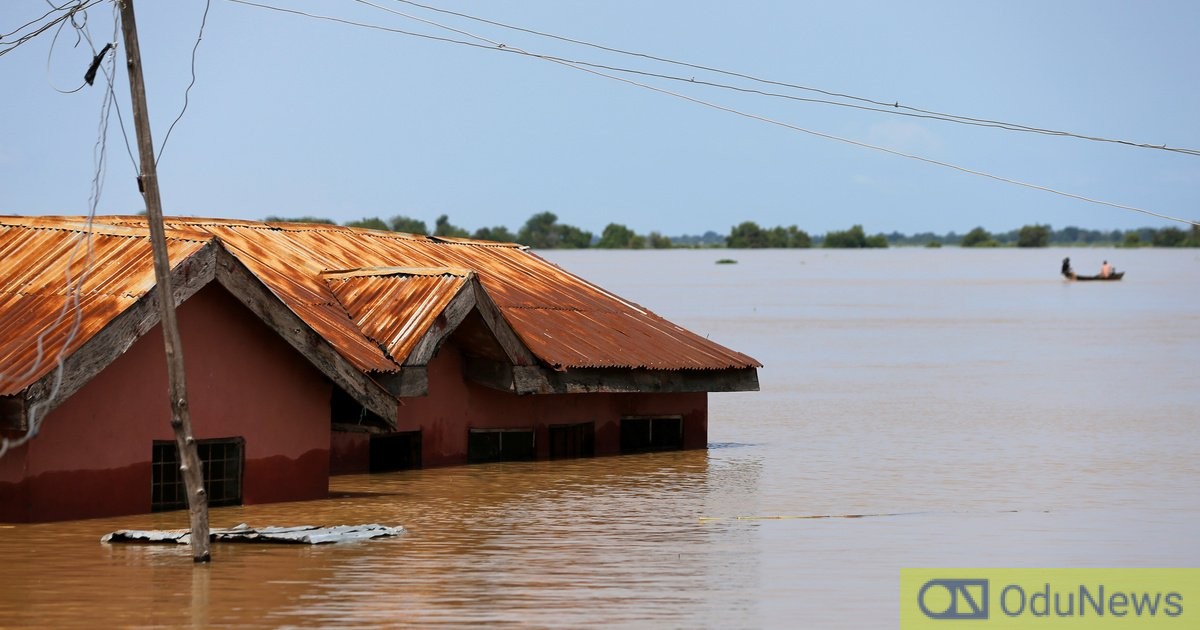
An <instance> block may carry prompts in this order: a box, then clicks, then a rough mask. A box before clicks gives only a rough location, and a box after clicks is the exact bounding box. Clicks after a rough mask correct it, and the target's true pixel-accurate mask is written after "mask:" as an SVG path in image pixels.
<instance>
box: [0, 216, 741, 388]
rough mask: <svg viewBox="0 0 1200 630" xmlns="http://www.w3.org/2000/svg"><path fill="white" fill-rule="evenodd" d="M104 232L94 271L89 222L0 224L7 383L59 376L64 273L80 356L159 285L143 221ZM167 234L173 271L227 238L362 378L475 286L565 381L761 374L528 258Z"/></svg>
mask: <svg viewBox="0 0 1200 630" xmlns="http://www.w3.org/2000/svg"><path fill="white" fill-rule="evenodd" d="M96 222H97V224H96V225H95V226H93V232H92V233H93V236H92V238H91V241H90V242H91V244H92V245H91V248H90V249H89V250H87V251H89V252H90V254H89V256H90V261H91V263H90V265H88V264H84V261H85V260H87V259H89V258H88V257H85V256H84V255H83V254H82V253H78V254H76V255H75V256H74V258H72V254H71V252H72V248H74V247H78V246H77V244H76V243H77V241H78V236H79V235H80V234H82V233H83V230H84V228H85V227H86V226H85V225H84V223H83V222H82V221H81V220H80V219H78V218H61V217H60V218H51V217H42V218H21V217H16V218H4V217H0V344H3V345H0V365H3V366H5V367H4V368H0V369H4V370H5V372H6V373H13V372H14V371H15V372H18V373H20V374H25V373H26V372H28V373H29V374H39V375H44V374H45V373H46V372H47V371H48V370H49V369H51V368H52V366H53V360H52V359H51V360H50V363H49V364H47V362H46V359H45V358H42V359H39V360H36V361H35V360H34V355H35V354H36V352H35V349H34V348H33V347H32V346H31V345H30V344H32V343H33V341H32V339H30V337H34V336H36V335H37V334H38V333H39V332H40V331H49V332H47V333H46V335H45V336H44V337H43V346H44V347H46V348H59V347H61V346H62V343H63V342H64V340H65V338H66V336H65V332H64V331H65V330H66V328H65V327H64V325H60V324H55V317H57V315H58V313H59V312H60V311H62V310H63V297H62V296H65V295H66V293H67V291H66V287H67V280H66V278H67V275H66V271H67V268H68V266H69V267H70V268H71V269H72V270H73V273H75V274H77V275H78V274H82V272H83V270H84V269H85V268H86V269H89V272H88V274H87V276H86V277H85V278H84V279H83V283H82V285H81V290H80V295H81V296H85V297H86V298H87V302H86V308H81V309H80V312H81V313H83V318H82V319H83V321H82V324H81V328H80V332H79V334H78V335H77V340H76V341H75V342H74V345H71V346H70V349H74V348H77V347H78V345H79V344H81V343H82V341H83V340H86V339H87V338H89V337H90V336H91V335H93V334H95V333H96V332H97V331H98V330H99V329H101V328H103V326H104V325H105V324H107V323H108V322H109V321H111V319H112V318H113V317H115V316H116V314H119V313H120V312H121V311H123V310H124V309H125V308H128V306H129V305H130V304H132V303H133V302H134V301H136V300H137V299H138V298H140V297H141V296H142V295H144V294H145V292H146V291H148V290H149V289H150V288H151V287H152V286H153V284H154V277H153V266H152V264H151V260H152V258H151V251H150V242H149V238H148V233H147V228H146V220H145V218H144V217H132V216H129V217H102V218H98V219H96ZM165 223H166V226H167V228H168V237H169V238H168V244H169V249H170V250H171V261H172V264H173V265H174V264H178V263H179V262H180V261H182V260H183V259H184V258H186V257H187V256H188V255H190V254H191V253H194V252H195V251H197V250H198V249H199V248H200V247H201V246H203V244H204V243H205V242H207V241H209V240H211V239H213V238H216V239H218V240H219V241H220V242H221V244H222V246H224V247H225V248H226V249H227V250H228V251H229V252H230V253H231V254H233V255H234V256H235V257H236V258H238V260H240V261H241V262H242V263H243V264H244V265H245V266H246V267H247V268H248V269H249V270H250V271H251V273H253V274H254V275H255V276H257V277H258V278H259V279H260V280H261V281H262V282H263V284H264V285H266V286H267V288H268V289H269V290H270V291H271V292H272V293H274V294H275V295H276V296H277V297H278V298H279V299H280V300H281V301H282V302H283V303H284V304H285V305H286V306H287V307H288V308H290V309H291V310H292V311H293V312H295V313H296V315H298V316H299V317H300V318H301V319H303V320H304V321H305V322H306V323H307V324H308V325H309V326H311V327H312V328H313V330H314V331H316V332H317V333H318V334H320V335H321V336H323V337H324V338H325V339H326V340H328V341H329V342H330V344H332V345H333V347H334V348H336V349H337V350H338V352H339V353H341V354H342V356H344V357H345V358H346V359H347V360H349V361H350V362H351V363H353V364H354V365H355V366H356V367H358V368H359V369H361V370H363V371H364V372H395V371H397V370H399V369H400V364H402V363H403V362H404V358H405V356H406V355H407V353H408V352H410V351H411V350H412V348H413V345H414V344H416V343H417V341H418V340H419V339H420V337H421V336H422V335H424V333H425V332H426V331H427V330H428V329H429V327H430V326H431V325H433V323H434V322H435V320H436V319H437V317H438V315H439V314H440V313H441V311H442V309H444V308H445V306H446V304H448V303H449V302H450V300H451V299H453V297H454V296H455V295H456V294H457V292H458V291H459V290H461V288H462V286H463V284H464V283H465V282H467V281H468V280H469V277H470V276H471V275H472V274H474V275H475V277H477V278H478V281H479V283H480V284H481V286H482V287H483V288H484V290H485V291H486V292H487V294H488V295H489V296H490V297H491V299H492V301H493V302H494V303H495V304H496V306H497V307H498V308H499V309H500V312H501V314H502V315H503V317H504V318H505V320H506V321H507V322H508V324H509V325H510V326H511V328H512V329H513V331H514V332H515V333H516V335H517V337H518V338H519V339H520V340H521V342H522V343H524V344H525V345H526V346H527V347H528V348H529V350H530V351H531V352H532V353H533V354H534V355H535V356H536V357H537V358H538V359H539V360H541V361H543V362H545V364H547V365H549V366H552V367H554V368H556V369H570V368H645V369H652V370H723V369H742V368H757V367H761V365H760V364H759V363H758V362H757V361H755V360H754V359H752V358H750V357H748V356H746V355H744V354H742V353H740V352H736V351H733V350H730V349H728V348H725V347H724V346H721V345H720V344H717V343H715V342H712V341H709V340H708V339H706V338H704V337H701V336H699V335H696V334H695V333H692V332H690V331H687V330H685V329H683V328H680V327H679V326H676V325H675V324H672V323H671V322H669V321H667V320H665V319H663V318H661V317H659V316H658V315H656V314H654V313H652V312H651V311H649V310H648V309H646V308H644V307H642V306H639V305H637V304H634V303H632V302H629V301H628V300H624V299H622V298H620V297H618V296H616V295H614V294H612V293H610V292H608V291H605V290H604V289H602V288H600V287H597V286H596V285H593V284H591V283H589V282H587V281H586V280H583V279H582V278H580V277H578V276H575V275H574V274H571V273H569V272H567V271H565V270H563V269H562V268H560V267H558V266H557V265H554V264H552V263H550V262H548V261H546V260H545V259H543V258H541V257H539V256H537V255H536V254H534V253H533V252H531V251H529V249H528V248H527V247H524V246H521V245H516V244H507V243H496V242H491V241H475V240H470V239H451V238H441V237H428V236H421V235H412V234H403V233H398V232H384V231H375V230H366V229H361V228H349V227H342V226H336V225H325V224H292V223H259V222H254V221H238V220H225V219H198V218H168V219H167V220H166V222H165ZM79 251H80V252H83V251H84V250H82V249H81V250H79ZM68 261H71V262H70V265H68ZM52 296H57V298H56V299H57V302H56V301H55V299H52ZM82 306H85V305H84V304H83V303H82V301H81V307H82ZM67 312H74V310H73V309H68V311H67ZM35 364H36V365H35ZM36 378H37V377H35V378H33V379H32V380H30V379H17V380H12V379H11V378H5V379H4V381H3V383H0V394H5V393H12V392H14V391H20V389H21V388H22V387H24V386H25V385H28V384H29V383H31V382H33V380H36ZM10 381H11V383H10ZM22 383H23V384H22Z"/></svg>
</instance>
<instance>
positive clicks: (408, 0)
mask: <svg viewBox="0 0 1200 630" xmlns="http://www.w3.org/2000/svg"><path fill="white" fill-rule="evenodd" d="M355 1H356V2H359V3H360V4H366V5H370V6H373V7H375V8H378V9H380V10H383V11H388V12H392V11H391V10H390V9H387V8H384V7H380V6H379V5H376V4H374V3H371V2H367V1H366V0H355ZM393 2H398V3H404V4H407V5H411V6H414V7H419V8H422V9H426V10H429V11H435V12H437V13H442V14H446V15H453V16H456V17H460V18H464V19H467V20H473V21H476V22H481V23H483V24H489V25H491V26H498V27H500V28H505V29H509V30H513V31H518V32H521V33H528V34H530V35H537V36H539V37H546V38H549V39H554V40H558V41H562V42H567V43H571V44H577V45H580V46H587V47H590V48H595V49H597V50H603V51H606V52H612V53H617V54H621V55H627V56H630V57H639V58H643V59H648V60H651V61H657V62H660V63H665V64H671V65H676V66H681V67H685V68H691V69H693V70H703V71H705V72H712V73H715V74H721V75H725V76H730V77H737V78H739V79H746V80H749V81H754V82H756V83H762V84H764V85H774V86H777V87H786V88H791V89H795V90H802V91H805V92H813V93H816V94H824V95H826V96H832V97H835V98H843V99H847V100H852V101H857V102H860V103H867V104H869V105H875V106H877V107H864V106H861V105H854V104H852V103H841V102H838V101H829V100H825V99H813V98H799V97H794V96H789V95H784V94H776V93H771V92H760V91H758V90H754V89H748V88H738V87H734V86H729V85H724V84H720V83H713V82H702V81H693V82H695V83H704V84H705V85H712V86H715V87H722V88H727V89H735V90H739V91H744V92H751V93H758V94H763V95H766V96H775V97H779V98H793V99H795V100H799V101H805V102H811V103H823V104H826V105H836V106H839V107H850V108H854V109H862V110H866V111H873V112H883V113H886V114H893V115H898V116H911V117H914V118H926V119H932V120H940V121H944V122H952V123H958V124H964V125H975V126H980V127H994V128H998V129H1004V130H1006V131H1019V132H1026V133H1038V134H1044V135H1050V136H1063V137H1070V138H1076V139H1080V140H1090V141H1093V142H1108V143H1113V144H1121V145H1126V146H1130V147H1137V148H1141V149H1156V150H1159V151H1169V152H1173V153H1181V154H1185V155H1200V150H1198V149H1188V148H1182V147H1168V146H1166V145H1165V144H1150V143H1146V142H1133V141H1130V140H1119V139H1114V138H1105V137H1101V136H1093V135H1087V134H1080V133H1074V132H1070V131H1059V130H1054V129H1045V128H1042V127H1034V126H1030V125H1023V124H1019V123H1010V122H1003V121H999V120H990V119H987V118H976V117H971V116H960V115H957V114H948V113H944V112H937V111H932V110H928V109H921V108H919V107H910V106H907V105H901V104H900V101H881V100H877V99H871V98H865V97H862V96H854V95H852V94H844V93H841V92H834V91H831V90H824V89H820V88H815V87H809V86H805V85H798V84H795V83H787V82H784V81H775V80H771V79H764V78H760V77H757V76H754V75H751V74H746V73H742V72H735V71H732V70H722V69H720V68H714V67H711V66H705V65H700V64H695V63H690V62H687V61H678V60H674V59H669V58H666V57H659V56H656V55H651V54H647V53H641V52H635V51H629V50H622V49H620V48H614V47H611V46H605V45H602V44H596V43H593V42H588V41H584V40H581V39H574V38H570V37H563V36H561V35H555V34H553V33H546V32H543V31H536V30H533V29H528V28H523V27H520V26H513V25H511V24H505V23H503V22H497V21H495V20H489V19H486V18H481V17H477V16H474V15H470V14H467V13H462V12H459V11H451V10H449V9H442V8H438V7H434V6H430V5H427V4H421V3H419V2H414V1H413V0H393ZM575 63H580V64H581V65H590V64H583V63H582V62H575ZM607 69H609V70H618V71H621V72H637V71H634V70H628V69H620V68H613V67H608V68H607ZM639 74H647V75H649V76H660V77H661V78H670V79H672V80H685V81H686V80H688V79H684V78H682V77H670V76H666V75H657V74H654V73H642V72H639Z"/></svg>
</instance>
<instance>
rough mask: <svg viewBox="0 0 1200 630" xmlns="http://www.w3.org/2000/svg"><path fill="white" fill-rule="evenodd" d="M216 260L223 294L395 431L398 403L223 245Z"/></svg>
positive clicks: (218, 278) (385, 389) (217, 278)
mask: <svg viewBox="0 0 1200 630" xmlns="http://www.w3.org/2000/svg"><path fill="white" fill-rule="evenodd" d="M218 242H219V240H218ZM216 258H217V264H216V280H217V281H218V282H219V283H220V284H221V286H222V287H224V288H225V290H226V291H228V292H229V293H230V294H231V295H233V296H234V297H235V298H237V300H238V301H239V302H241V303H242V304H243V305H244V306H245V307H246V308H248V309H250V311H251V312H252V313H254V315H255V316H256V317H258V319H259V320H260V321H262V322H263V323H264V324H266V325H267V327H268V328H270V329H271V330H273V331H274V332H275V334H277V335H279V337H280V338H281V339H283V340H284V341H285V342H287V344H288V345H290V346H291V347H292V348H294V349H295V350H296V351H297V352H299V353H300V354H301V355H303V356H304V358H305V359H307V360H308V362H309V363H311V364H312V366H313V367H315V368H316V369H317V370H318V371H320V372H321V373H322V374H324V375H325V376H326V377H327V378H328V379H329V380H331V381H333V382H334V383H335V384H336V385H337V386H338V387H340V388H342V390H343V391H345V392H346V393H347V394H348V395H350V397H352V398H354V400H355V401H357V402H358V403H359V404H360V405H362V406H363V407H364V408H366V409H367V410H369V411H371V412H372V413H374V414H375V415H377V416H379V417H380V418H382V419H383V420H384V421H385V422H386V423H387V428H390V429H394V428H395V426H396V415H397V412H398V410H399V406H400V402H399V401H398V400H396V398H395V397H394V396H393V395H392V394H391V393H390V392H388V390H387V388H385V387H384V386H383V385H382V384H380V383H379V382H378V381H376V380H375V379H374V378H372V377H371V376H370V375H369V374H366V373H364V372H362V371H361V370H359V369H358V367H356V366H355V365H354V364H353V363H351V362H350V361H349V360H348V359H346V358H345V357H343V356H342V355H341V354H340V353H338V351H337V350H336V349H335V348H334V347H333V345H332V344H330V343H329V341H327V340H326V339H325V338H324V337H322V336H321V335H320V334H319V333H317V331H315V330H313V328H312V327H311V326H309V325H308V323H307V322H305V321H304V320H303V319H301V318H300V316H299V315H297V314H296V313H295V312H294V311H292V309H290V308H288V306H287V305H286V304H284V302H283V301H282V300H280V299H279V297H278V296H276V295H275V294H274V293H273V292H272V291H271V289H270V288H269V287H267V285H266V284H265V283H263V281H262V280H260V279H259V278H258V276H256V275H254V273H253V272H252V271H250V269H249V268H247V267H246V265H245V264H243V263H242V261H241V260H238V258H237V256H235V255H234V254H232V253H230V252H229V251H228V250H227V249H225V247H224V246H223V245H222V246H221V247H219V248H218V249H217V251H216Z"/></svg>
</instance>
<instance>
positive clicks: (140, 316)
mask: <svg viewBox="0 0 1200 630" xmlns="http://www.w3.org/2000/svg"><path fill="white" fill-rule="evenodd" d="M218 247H219V245H218V243H217V242H216V240H215V239H214V240H212V241H210V242H208V243H207V244H205V245H204V246H203V247H201V248H200V249H199V250H197V251H196V252H195V253H193V254H192V255H191V256H188V257H187V258H185V259H183V260H182V261H180V262H179V263H178V264H176V265H175V266H174V267H173V268H172V269H171V287H172V289H173V290H174V293H175V295H174V303H175V306H176V307H178V306H179V305H180V304H182V303H183V302H184V301H186V300H187V299H188V298H190V297H192V296H193V295H195V294H196V292H197V291H199V290H200V289H202V288H204V286H205V285H207V284H208V283H209V282H211V281H212V280H213V278H214V276H215V265H214V262H215V260H214V257H213V254H214V252H216V250H217V249H218ZM158 300H159V292H158V286H157V285H156V286H154V287H152V288H151V289H150V290H149V291H147V292H146V293H145V294H144V295H143V296H142V297H141V298H139V299H138V300H137V301H135V302H134V303H133V304H132V305H130V306H129V308H126V309H125V310H124V311H122V312H121V313H120V314H118V315H117V316H116V317H114V318H113V319H112V320H110V321H109V322H108V323H107V324H105V325H104V327H103V328H101V329H100V331H99V332H98V333H96V334H95V335H93V336H92V337H91V339H88V340H87V341H86V342H84V343H83V345H81V346H80V347H79V348H78V349H77V350H76V351H75V352H72V353H71V354H70V355H69V356H67V357H66V358H64V359H63V365H62V376H61V379H60V378H59V374H58V370H52V371H50V372H49V373H48V374H46V375H45V376H43V377H42V378H40V379H38V380H37V381H35V382H33V383H32V384H30V385H29V387H27V388H25V390H24V391H23V392H22V393H21V394H18V395H17V396H15V397H13V398H15V399H16V403H17V404H15V405H14V404H12V403H11V402H10V404H9V405H7V407H8V409H9V413H8V414H5V415H6V416H9V419H8V421H7V423H6V424H8V425H9V428H15V429H18V430H22V431H24V430H27V429H28V420H29V414H30V412H31V411H33V410H34V409H35V408H36V410H37V413H38V414H39V415H40V416H41V417H42V418H44V417H45V416H46V414H49V413H50V412H51V411H53V410H54V409H55V408H57V407H58V406H59V405H60V404H62V403H63V402H64V401H66V400H67V399H68V398H70V397H71V396H72V395H74V394H75V393H76V392H78V391H79V390H80V389H81V388H82V387H83V386H84V385H86V384H87V383H88V382H89V381H91V380H92V379H93V378H95V377H96V375H98V374H99V373H100V372H101V371H103V370H104V369H105V368H106V367H108V365H109V364H110V363H112V362H113V361H115V360H116V359H117V358H118V357H120V356H121V355H122V354H125V352H126V351H127V350H129V348H130V347H132V346H133V344H134V343H135V342H137V340H138V339H140V338H141V337H142V336H143V335H145V334H146V333H148V332H150V330H151V329H152V328H154V327H155V326H157V325H158V322H159V313H158V311H159V306H158Z"/></svg>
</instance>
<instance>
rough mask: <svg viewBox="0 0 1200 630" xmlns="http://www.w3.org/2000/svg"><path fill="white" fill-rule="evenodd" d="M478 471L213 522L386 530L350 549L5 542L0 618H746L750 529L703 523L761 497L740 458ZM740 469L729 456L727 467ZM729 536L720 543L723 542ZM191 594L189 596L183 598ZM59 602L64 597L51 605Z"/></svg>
mask: <svg viewBox="0 0 1200 630" xmlns="http://www.w3.org/2000/svg"><path fill="white" fill-rule="evenodd" d="M720 450H721V451H723V452H724V453H734V454H735V455H734V456H730V457H720V458H717V460H716V461H713V460H712V459H710V457H709V454H708V453H705V452H696V451H693V452H679V453H660V454H646V455H634V456H622V457H607V458H598V459H585V460H570V461H553V462H527V463H526V462H522V463H501V464H487V465H480V466H468V467H460V468H448V469H435V470H421V471H405V472H397V473H390V474H383V475H361V476H349V477H339V478H336V479H335V482H334V484H333V490H334V498H331V499H329V500H326V501H314V502H305V503H292V504H276V505H263V506H246V507H235V508H219V509H215V510H213V514H212V520H213V524H214V526H219V527H220V526H231V525H234V524H237V523H239V522H248V523H253V524H297V523H322V524H340V523H368V522H381V523H401V524H404V525H405V526H406V527H407V528H408V533H407V534H406V535H405V536H402V537H399V538H394V539H382V540H377V541H371V542H366V543H358V544H347V545H336V546H320V547H292V546H258V545H237V544H224V545H219V546H217V547H216V548H215V550H214V562H213V564H212V565H211V566H207V567H205V566H201V567H193V566H192V565H191V563H190V562H188V561H187V558H188V550H187V548H186V547H185V546H158V545H99V544H97V543H96V540H97V539H98V538H99V536H100V535H101V534H102V533H104V532H106V531H109V530H112V529H119V528H124V527H143V528H148V527H178V526H183V525H185V524H186V523H185V522H184V520H185V519H184V518H183V515H182V514H181V513H174V514H166V515H162V514H159V515H149V516H144V517H126V518H120V519H101V520H91V521H77V522H70V523H57V524H47V525H29V526H24V525H23V526H14V527H9V528H6V529H5V530H3V531H2V536H3V537H2V538H0V567H2V568H0V577H2V579H3V583H4V584H6V585H7V586H8V588H5V589H3V594H2V595H0V615H3V618H5V619H7V620H10V621H13V620H15V621H16V625H24V624H34V625H69V624H71V623H78V622H79V621H81V620H84V619H86V620H89V621H96V622H99V621H103V622H104V623H108V624H118V625H141V624H151V625H158V624H165V625H193V626H196V627H202V626H208V625H212V624H228V623H268V624H270V625H305V626H308V625H316V626H329V625H342V624H345V625H361V624H375V623H379V624H391V623H408V624H414V625H431V624H436V623H451V624H456V625H460V624H462V623H473V622H479V623H488V624H507V623H512V624H533V625H560V624H579V625H589V624H595V623H598V622H601V621H604V622H609V623H622V622H624V623H635V622H638V623H646V622H652V621H654V620H656V619H658V620H662V621H664V622H665V621H667V620H671V623H672V624H674V623H678V622H680V621H681V617H680V613H681V611H688V610H694V611H697V614H696V617H695V619H693V620H692V621H693V622H694V623H695V624H697V625H703V624H704V623H706V622H707V621H708V620H707V619H706V618H705V617H704V616H703V615H701V614H700V613H699V611H701V610H703V609H704V608H705V606H703V605H702V603H703V601H704V600H706V599H707V598H711V597H712V596H713V594H714V593H722V592H724V593H726V594H727V595H728V597H727V599H726V604H727V605H728V606H730V607H731V608H730V611H731V612H730V614H736V616H737V618H739V619H743V620H745V619H752V618H753V617H754V615H755V606H756V601H757V596H756V594H757V592H758V591H759V584H758V579H759V578H758V574H759V572H758V570H757V556H756V555H755V554H746V553H744V550H745V548H746V547H747V545H749V546H754V544H755V542H754V537H755V536H756V531H757V529H756V528H754V527H745V526H744V524H734V525H730V524H720V523H709V524H705V523H702V522H701V517H702V516H705V515H707V514H712V513H721V512H725V511H727V510H728V509H729V507H730V505H731V504H738V503H741V504H742V507H743V508H744V509H746V510H749V511H752V509H753V507H754V506H753V505H752V502H747V501H745V500H744V499H745V498H747V497H754V496H756V495H757V494H758V485H759V477H760V470H761V468H760V464H759V462H758V461H757V460H756V459H755V457H754V455H753V453H752V449H737V448H727V449H720ZM739 450H740V451H741V455H737V453H738V451H739ZM731 534H732V536H731ZM182 585H190V587H182V588H181V586H182ZM64 593H69V594H70V596H69V597H66V598H64V597H63V594H64Z"/></svg>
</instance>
